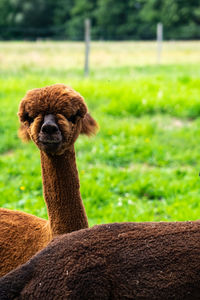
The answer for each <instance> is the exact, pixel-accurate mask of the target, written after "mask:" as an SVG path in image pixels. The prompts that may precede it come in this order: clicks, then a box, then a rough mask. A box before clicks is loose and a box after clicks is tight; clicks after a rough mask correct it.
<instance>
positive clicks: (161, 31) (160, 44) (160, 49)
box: [157, 23, 163, 64]
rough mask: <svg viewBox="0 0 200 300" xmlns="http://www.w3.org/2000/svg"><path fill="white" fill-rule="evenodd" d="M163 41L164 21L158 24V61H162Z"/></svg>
mask: <svg viewBox="0 0 200 300" xmlns="http://www.w3.org/2000/svg"><path fill="white" fill-rule="evenodd" d="M162 41H163V25H162V23H158V24H157V63H158V64H160V63H161V55H162Z"/></svg>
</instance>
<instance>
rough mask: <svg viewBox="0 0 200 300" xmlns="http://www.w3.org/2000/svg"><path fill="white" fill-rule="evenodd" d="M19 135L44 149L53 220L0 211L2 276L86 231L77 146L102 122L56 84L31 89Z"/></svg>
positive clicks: (21, 110)
mask: <svg viewBox="0 0 200 300" xmlns="http://www.w3.org/2000/svg"><path fill="white" fill-rule="evenodd" d="M18 115H19V118H20V122H21V127H20V131H19V134H20V137H21V138H22V139H23V140H29V139H30V138H31V139H32V140H33V141H34V142H35V144H36V146H37V147H38V148H39V149H40V156H41V166H42V179H43V190H44V198H45V202H46V205H47V210H48V216H49V221H46V220H43V219H40V218H37V217H35V216H33V215H30V214H26V213H23V212H18V211H11V210H7V209H1V210H0V276H2V275H3V274H5V273H7V272H9V271H10V270H12V269H14V268H16V267H17V266H18V265H20V264H22V263H24V262H26V261H27V260H28V259H30V258H31V256H33V255H34V254H35V253H36V252H37V251H39V250H41V249H43V248H44V247H45V246H46V245H47V243H48V242H49V241H50V240H51V238H52V237H54V236H56V235H58V234H63V233H68V232H72V231H75V230H78V229H82V228H87V227H88V221H87V217H86V214H85V209H84V206H83V203H82V200H81V195H80V187H79V178H78V171H77V168H76V158H75V150H74V142H75V141H76V139H77V137H78V135H79V134H80V133H82V134H86V135H91V134H92V133H94V132H95V131H96V129H97V123H96V122H95V121H94V119H93V118H92V117H91V116H90V115H89V113H88V112H87V107H86V104H85V102H84V100H83V98H82V97H81V96H80V94H78V93H77V92H75V91H74V90H72V89H71V88H69V87H67V86H65V85H63V84H56V85H53V86H48V87H45V88H40V89H34V90H31V91H29V92H28V93H27V94H26V96H25V97H24V98H23V99H22V101H21V103H20V106H19V113H18Z"/></svg>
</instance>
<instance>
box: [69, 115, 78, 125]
mask: <svg viewBox="0 0 200 300" xmlns="http://www.w3.org/2000/svg"><path fill="white" fill-rule="evenodd" d="M76 119H77V115H73V116H71V117H69V118H67V120H68V121H70V122H72V123H73V124H75V123H76Z"/></svg>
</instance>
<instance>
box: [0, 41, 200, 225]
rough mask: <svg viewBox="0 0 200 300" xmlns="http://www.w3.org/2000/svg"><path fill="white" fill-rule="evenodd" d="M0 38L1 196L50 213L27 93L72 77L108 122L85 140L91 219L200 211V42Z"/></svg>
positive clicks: (81, 142) (182, 216) (190, 216)
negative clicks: (26, 126) (87, 64)
mask: <svg viewBox="0 0 200 300" xmlns="http://www.w3.org/2000/svg"><path fill="white" fill-rule="evenodd" d="M83 64H84V45H83V43H78V42H73V43H72V42H50V41H38V42H35V43H32V42H0V100H1V106H0V115H1V117H0V141H1V142H0V195H1V196H0V203H1V206H2V207H6V208H10V209H18V210H23V211H26V212H29V213H32V214H35V215H37V216H40V217H44V218H46V216H47V215H46V208H45V205H44V201H43V196H42V183H41V171H40V157H39V151H38V149H37V148H36V147H35V145H34V144H33V143H29V144H22V142H21V141H20V140H19V139H18V137H17V129H18V119H17V115H16V113H17V110H18V104H19V102H20V100H21V98H22V97H23V96H24V95H25V93H26V91H27V90H29V89H32V88H35V87H42V86H45V85H50V84H54V83H58V82H61V83H65V84H68V85H71V86H72V87H73V88H74V89H76V90H77V91H79V92H80V93H81V94H82V95H83V96H84V98H85V100H86V103H87V104H88V106H89V109H90V112H91V114H92V115H93V117H94V118H95V119H96V120H97V121H98V123H99V125H100V131H99V133H98V134H97V136H96V137H93V138H90V139H89V138H87V137H80V138H79V139H78V141H77V142H76V153H77V164H78V169H79V175H80V183H81V194H82V198H83V201H84V204H85V207H86V211H87V215H88V218H89V222H90V225H93V224H97V223H98V224H100V223H108V222H117V221H120V222H122V221H161V220H165V221H175V220H195V219H199V215H200V177H199V176H198V175H199V171H200V42H165V43H164V45H163V57H162V64H161V65H156V44H155V43H154V42H145V43H144V42H121V43H120V42H115V43H114V42H113V43H111V42H95V43H92V48H91V74H90V77H89V78H84V77H83Z"/></svg>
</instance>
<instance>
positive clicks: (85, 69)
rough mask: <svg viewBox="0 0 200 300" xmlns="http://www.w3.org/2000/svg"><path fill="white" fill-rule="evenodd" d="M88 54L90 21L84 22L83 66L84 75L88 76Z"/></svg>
mask: <svg viewBox="0 0 200 300" xmlns="http://www.w3.org/2000/svg"><path fill="white" fill-rule="evenodd" d="M89 54H90V19H86V20H85V66H84V74H85V76H86V77H87V76H88V75H89Z"/></svg>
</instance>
